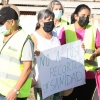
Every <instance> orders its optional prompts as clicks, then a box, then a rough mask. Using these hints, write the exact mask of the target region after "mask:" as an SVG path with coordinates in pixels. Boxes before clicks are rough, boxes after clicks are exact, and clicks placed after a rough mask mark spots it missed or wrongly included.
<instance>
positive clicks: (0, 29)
mask: <svg viewBox="0 0 100 100" xmlns="http://www.w3.org/2000/svg"><path fill="white" fill-rule="evenodd" d="M9 33H10V30H7V29H6V26H5V25H0V34H2V35H8V34H9Z"/></svg>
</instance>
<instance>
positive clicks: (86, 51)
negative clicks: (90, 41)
mask: <svg viewBox="0 0 100 100" xmlns="http://www.w3.org/2000/svg"><path fill="white" fill-rule="evenodd" d="M94 52H95V50H91V49H85V53H89V54H93V53H94Z"/></svg>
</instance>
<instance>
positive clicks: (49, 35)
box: [37, 28, 52, 39]
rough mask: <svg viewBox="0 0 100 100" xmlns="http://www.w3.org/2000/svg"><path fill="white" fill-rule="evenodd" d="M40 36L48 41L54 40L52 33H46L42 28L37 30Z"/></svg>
mask: <svg viewBox="0 0 100 100" xmlns="http://www.w3.org/2000/svg"><path fill="white" fill-rule="evenodd" d="M37 32H38V34H40V35H41V36H42V37H44V38H46V39H51V38H52V33H51V32H45V31H44V30H43V28H40V29H38V30H37Z"/></svg>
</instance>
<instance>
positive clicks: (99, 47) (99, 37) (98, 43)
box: [90, 29, 100, 61]
mask: <svg viewBox="0 0 100 100" xmlns="http://www.w3.org/2000/svg"><path fill="white" fill-rule="evenodd" d="M95 47H96V50H95V52H94V53H93V54H92V56H91V57H90V60H93V61H94V59H95V58H96V57H98V56H99V55H100V32H99V30H98V29H97V31H96V40H95Z"/></svg>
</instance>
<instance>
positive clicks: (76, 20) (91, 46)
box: [63, 4, 100, 100]
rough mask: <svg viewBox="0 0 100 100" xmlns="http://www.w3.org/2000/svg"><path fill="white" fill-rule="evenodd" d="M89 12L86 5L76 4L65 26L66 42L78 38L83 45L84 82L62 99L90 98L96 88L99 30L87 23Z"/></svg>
mask: <svg viewBox="0 0 100 100" xmlns="http://www.w3.org/2000/svg"><path fill="white" fill-rule="evenodd" d="M90 13H91V10H90V8H89V7H88V6H87V5H85V4H80V5H78V6H77V7H76V9H75V11H74V13H73V14H72V15H71V24H70V25H68V26H67V28H66V34H65V36H66V43H70V42H74V41H76V40H78V39H79V40H81V41H82V42H83V43H84V45H85V52H84V62H85V65H84V67H85V71H86V84H84V85H82V86H78V87H75V88H74V90H73V92H72V93H71V94H70V95H69V96H64V97H63V100H76V99H77V100H92V96H93V93H94V90H95V88H96V82H95V74H94V70H95V69H96V68H97V60H96V57H97V56H99V55H100V32H99V30H98V29H97V28H96V27H94V26H93V25H90V24H89V17H90Z"/></svg>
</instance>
